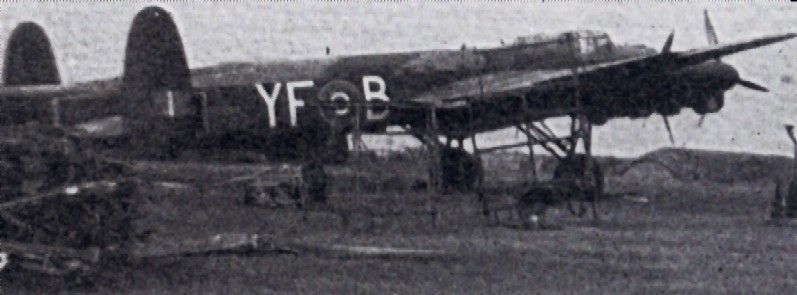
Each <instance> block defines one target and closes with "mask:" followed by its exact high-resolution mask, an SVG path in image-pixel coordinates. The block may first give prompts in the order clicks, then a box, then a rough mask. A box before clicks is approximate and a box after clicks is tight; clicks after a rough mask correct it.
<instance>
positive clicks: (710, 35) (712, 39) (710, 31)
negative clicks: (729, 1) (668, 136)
mask: <svg viewBox="0 0 797 295" xmlns="http://www.w3.org/2000/svg"><path fill="white" fill-rule="evenodd" d="M703 19H704V21H705V29H706V39H707V40H708V44H709V45H712V46H714V45H717V44H719V39H718V38H717V32H716V31H715V30H714V25H713V24H711V18H709V17H708V10H705V9H704V10H703ZM716 61H718V62H719V61H720V59H719V58H717V59H716ZM736 85H739V86H742V87H745V88H747V89H751V90H755V91H761V92H769V89H767V88H766V87H764V86H761V85H759V84H756V83H754V82H751V81H748V80H744V79H742V78H740V77H738V76H737V80H736ZM705 120H706V114H702V115H700V119H699V120H698V121H697V127H702V126H703V122H704V121H705Z"/></svg>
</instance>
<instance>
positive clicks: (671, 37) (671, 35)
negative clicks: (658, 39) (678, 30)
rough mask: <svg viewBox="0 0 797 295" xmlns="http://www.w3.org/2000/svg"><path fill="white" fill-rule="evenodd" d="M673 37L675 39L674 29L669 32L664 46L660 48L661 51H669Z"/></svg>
mask: <svg viewBox="0 0 797 295" xmlns="http://www.w3.org/2000/svg"><path fill="white" fill-rule="evenodd" d="M673 39H675V31H672V32H670V36H667V41H666V42H664V47H663V48H662V49H661V52H662V53H669V52H670V49H671V48H672V41H673Z"/></svg>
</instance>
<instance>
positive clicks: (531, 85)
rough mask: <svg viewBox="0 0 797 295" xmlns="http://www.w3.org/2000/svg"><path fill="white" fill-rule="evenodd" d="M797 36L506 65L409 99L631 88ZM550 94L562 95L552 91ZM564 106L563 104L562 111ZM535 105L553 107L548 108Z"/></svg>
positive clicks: (452, 103) (442, 100)
mask: <svg viewBox="0 0 797 295" xmlns="http://www.w3.org/2000/svg"><path fill="white" fill-rule="evenodd" d="M795 36H797V34H794V33H791V34H783V35H776V36H768V37H762V38H757V39H753V40H750V41H744V42H738V43H732V44H724V45H717V46H712V47H708V48H705V49H699V50H691V51H684V52H669V50H668V49H666V48H665V50H664V52H661V53H659V54H655V55H649V56H643V57H635V58H629V59H625V60H619V61H613V62H605V63H598V64H593V65H588V66H579V67H578V68H577V74H576V73H575V70H576V69H575V68H574V69H560V70H526V71H522V70H521V71H506V72H498V73H489V74H483V75H476V76H473V77H470V78H467V79H464V80H460V81H457V82H454V83H451V84H449V85H446V86H443V87H439V88H436V89H433V90H431V91H429V92H425V93H422V94H420V95H418V96H416V97H414V98H413V99H411V101H412V102H413V103H416V104H420V105H424V106H433V107H436V108H439V109H459V108H465V107H467V106H468V104H469V103H472V102H485V103H497V104H500V103H501V102H502V100H507V99H511V100H516V99H517V98H518V97H524V96H527V95H528V94H530V93H535V94H536V95H537V96H540V97H546V96H551V95H554V94H557V95H561V94H562V93H563V92H566V91H568V90H569V91H573V90H574V89H575V85H576V83H579V85H582V86H587V87H585V88H586V89H618V88H632V87H635V86H632V85H629V81H633V80H631V79H632V78H638V77H643V76H652V75H661V74H666V73H668V72H672V71H677V70H679V69H682V68H685V67H687V66H690V65H696V64H699V63H702V62H704V61H707V60H710V59H715V58H719V57H721V56H725V55H729V54H733V53H737V52H740V51H744V50H749V49H753V48H757V47H761V46H765V45H769V44H772V43H776V42H781V41H784V40H787V39H791V38H794V37H795ZM576 80H578V82H576ZM582 94H583V93H582ZM586 95H589V93H587V94H586ZM549 99H558V98H557V97H549ZM594 107H600V106H594ZM564 109H565V108H562V110H563V112H564V111H565V110H564ZM525 111H528V110H524V112H525ZM536 111H540V112H542V113H551V112H550V110H536ZM565 114H567V113H566V112H565V113H561V114H557V112H554V114H552V115H565Z"/></svg>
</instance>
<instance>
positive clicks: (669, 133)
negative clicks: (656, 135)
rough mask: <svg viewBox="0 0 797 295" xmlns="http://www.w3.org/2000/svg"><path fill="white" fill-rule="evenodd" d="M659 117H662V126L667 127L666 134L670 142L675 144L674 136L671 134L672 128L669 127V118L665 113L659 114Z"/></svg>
mask: <svg viewBox="0 0 797 295" xmlns="http://www.w3.org/2000/svg"><path fill="white" fill-rule="evenodd" d="M661 118H662V119H664V128H667V134H668V135H670V144H673V145H675V138H674V137H673V136H672V128H670V120H669V119H667V116H665V115H661Z"/></svg>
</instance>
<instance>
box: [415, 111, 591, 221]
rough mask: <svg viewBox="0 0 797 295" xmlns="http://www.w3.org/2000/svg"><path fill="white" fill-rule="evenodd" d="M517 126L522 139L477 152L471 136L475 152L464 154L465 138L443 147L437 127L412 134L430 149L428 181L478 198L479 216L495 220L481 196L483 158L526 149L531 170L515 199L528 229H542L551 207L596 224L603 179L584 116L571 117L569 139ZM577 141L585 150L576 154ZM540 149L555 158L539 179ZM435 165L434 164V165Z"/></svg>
mask: <svg viewBox="0 0 797 295" xmlns="http://www.w3.org/2000/svg"><path fill="white" fill-rule="evenodd" d="M516 128H517V129H518V130H519V131H520V132H522V133H523V134H524V135H525V136H526V141H525V142H522V143H517V144H507V145H501V146H494V147H488V148H479V147H478V146H477V145H476V140H475V136H472V137H471V138H470V139H471V143H472V144H473V153H472V154H470V153H468V152H466V151H465V150H464V148H463V143H462V142H463V140H462V139H457V140H456V142H458V143H459V145H458V146H457V147H453V144H452V140H447V141H446V142H445V143H443V142H440V141H439V140H437V138H438V136H437V133H436V132H435V129H430V128H427V129H426V130H424V132H423V133H414V134H415V135H416V137H417V138H419V139H421V141H422V142H423V143H424V144H425V146H426V147H427V148H428V149H430V150H431V151H432V153H431V155H432V159H431V161H432V162H431V163H432V164H433V165H432V166H431V167H435V168H434V169H430V176H431V177H430V179H431V181H432V182H433V181H435V180H437V181H439V184H440V187H439V188H440V190H441V191H451V190H471V191H475V192H476V194H477V195H478V196H479V200H480V201H481V204H482V211H483V213H484V214H485V215H486V216H488V217H492V219H493V220H494V221H495V222H500V220H498V214H497V213H498V211H500V210H501V209H494V208H492V207H491V205H490V202H488V200H487V196H486V194H485V192H484V171H483V167H482V163H483V161H482V156H481V155H482V154H484V153H488V152H492V151H496V150H500V149H508V148H517V147H523V146H525V147H527V148H528V152H529V162H530V165H529V166H530V167H534V168H532V169H531V171H529V172H530V175H528V178H529V179H528V180H529V181H527V182H526V183H527V185H525V186H524V189H523V191H522V193H521V194H520V195H519V196H517V197H516V200H515V201H516V202H515V204H516V205H515V207H514V210H515V211H516V213H517V216H518V217H519V218H520V219H521V221H522V223H523V225H524V226H526V227H531V226H535V225H536V226H538V227H541V228H544V227H546V225H545V216H546V213H547V211H548V209H549V208H550V207H552V206H555V205H559V204H564V205H566V207H567V208H568V211H569V212H570V213H572V214H573V215H574V216H577V217H579V218H581V217H585V216H586V215H587V213H588V212H589V211H591V212H592V213H591V214H592V218H593V219H594V220H595V221H598V220H599V213H598V208H597V201H598V199H599V197H600V196H601V195H602V193H603V190H604V176H603V171H602V169H601V166H600V165H599V163H598V162H597V161H595V159H594V158H593V156H592V149H591V136H592V124H591V123H590V122H589V120H588V119H587V117H586V116H585V115H573V116H572V117H571V128H570V134H569V135H568V136H561V137H560V136H557V135H556V134H555V133H554V132H553V130H552V129H551V128H550V127H548V126H547V125H546V124H545V122H543V121H537V122H531V123H525V124H517V125H516ZM579 140H580V141H581V142H582V145H583V152H582V153H579V152H577V147H578V142H579ZM535 145H539V146H540V147H542V148H543V149H545V150H546V151H548V152H549V153H550V154H551V155H552V156H553V157H555V158H556V159H557V160H558V165H557V166H556V168H555V170H554V175H553V178H552V179H550V180H545V181H542V180H540V179H538V175H537V171H536V162H535V155H534V149H533V147H534V146H535ZM435 163H436V164H435Z"/></svg>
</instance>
